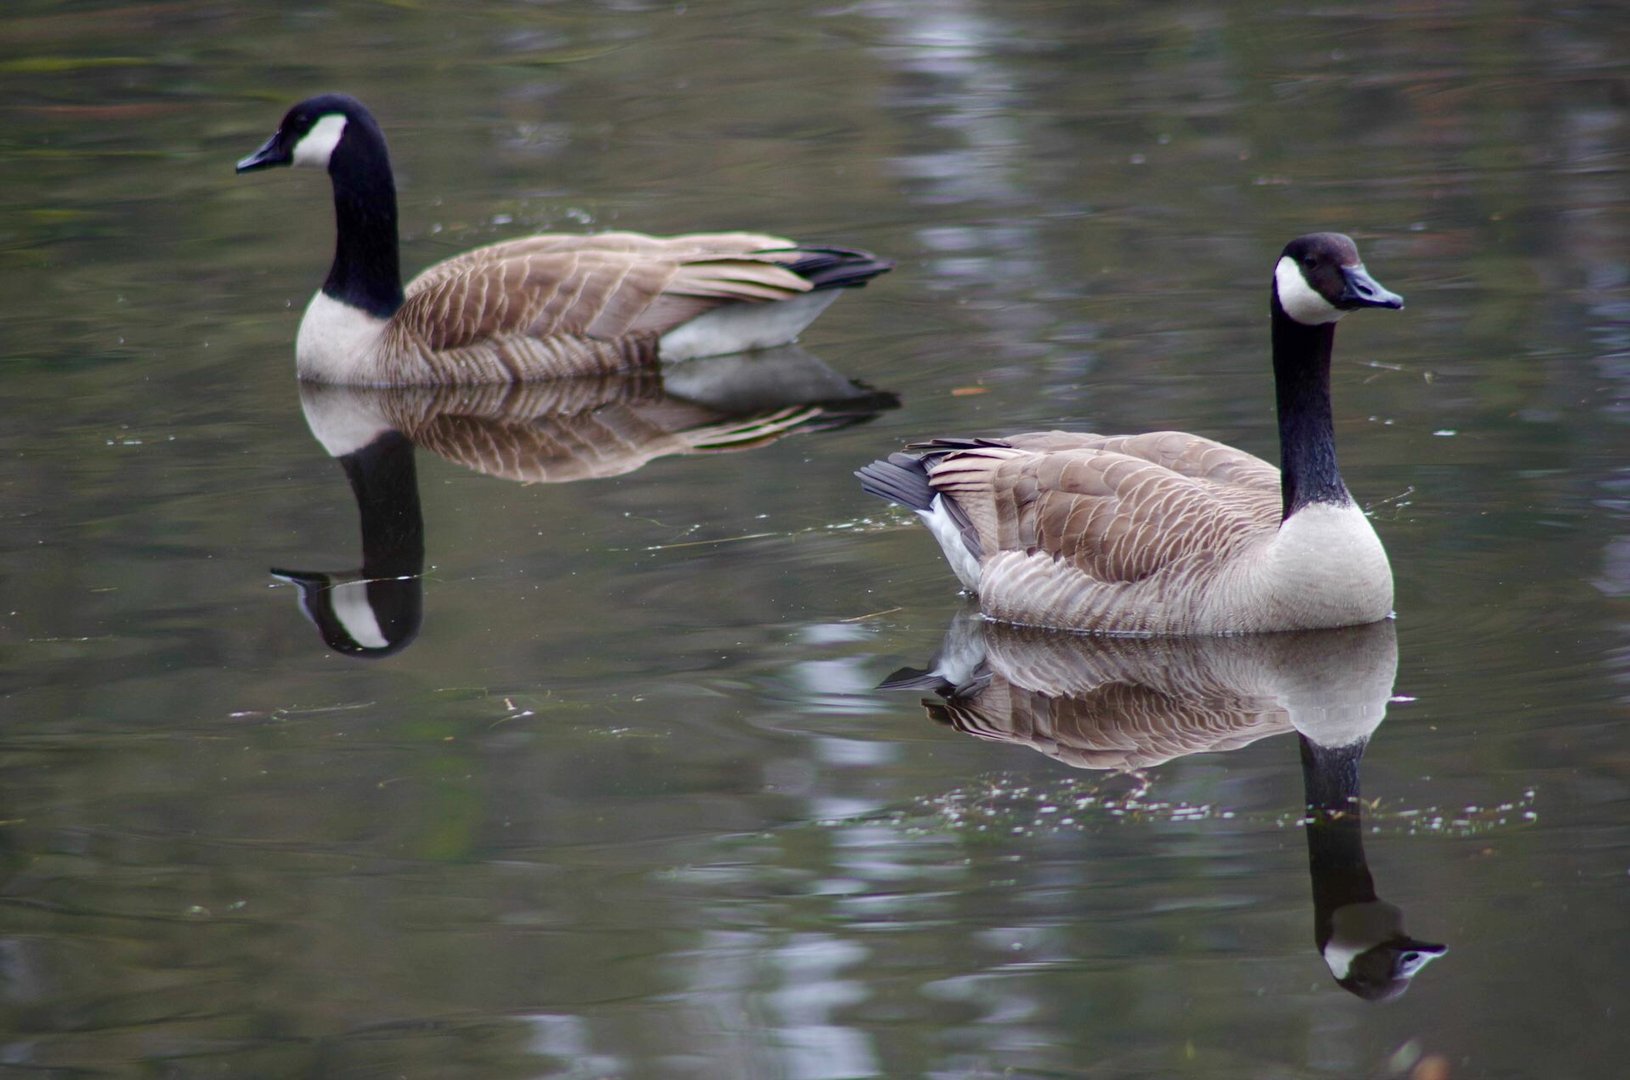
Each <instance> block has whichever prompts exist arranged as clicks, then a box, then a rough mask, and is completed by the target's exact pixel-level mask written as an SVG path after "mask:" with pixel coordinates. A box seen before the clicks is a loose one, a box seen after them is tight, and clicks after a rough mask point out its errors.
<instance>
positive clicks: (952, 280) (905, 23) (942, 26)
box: [867, 0, 1092, 364]
mask: <svg viewBox="0 0 1630 1080" xmlns="http://www.w3.org/2000/svg"><path fill="white" fill-rule="evenodd" d="M867 10H868V11H869V12H870V13H871V14H872V15H874V16H875V17H877V18H879V19H880V20H882V21H885V22H887V23H889V24H890V26H891V30H890V32H889V35H888V40H887V44H884V45H880V46H878V47H877V51H878V52H879V54H880V55H882V56H883V57H884V58H885V59H886V60H888V61H889V62H890V63H892V64H894V65H895V66H897V67H898V68H899V69H900V70H901V71H902V72H903V73H905V74H906V75H907V76H908V77H910V80H911V81H913V82H917V83H926V84H927V86H926V87H924V88H921V89H916V90H914V91H913V92H910V93H908V94H907V96H906V97H905V99H904V100H903V101H900V102H898V103H897V104H898V105H899V107H900V108H901V111H902V113H903V114H905V115H906V116H916V117H926V120H925V121H923V122H924V123H926V125H927V126H928V127H929V128H931V129H934V130H937V131H943V132H945V133H947V138H946V140H945V141H944V142H943V143H942V144H941V145H938V146H935V147H933V148H931V149H929V148H925V149H921V150H918V151H916V152H913V153H910V154H905V155H902V156H900V157H898V158H896V159H895V160H894V163H893V164H894V167H895V169H896V170H897V171H898V172H899V173H900V174H901V175H902V176H904V177H905V178H906V179H907V180H908V181H909V182H910V192H911V198H912V199H913V200H914V201H917V202H921V203H924V204H927V205H938V206H953V205H956V206H963V207H967V208H969V209H968V210H964V211H962V212H961V213H958V212H957V211H950V212H946V211H939V212H938V213H939V215H940V219H941V220H940V221H939V222H937V223H936V224H934V225H924V226H922V227H921V228H919V229H918V230H917V237H918V239H919V241H920V242H921V243H922V245H923V247H924V249H925V250H926V252H927V255H926V258H924V259H923V262H924V265H925V266H926V267H927V268H928V269H929V270H931V271H932V275H931V276H930V277H929V278H928V279H927V285H928V286H929V287H930V288H938V289H944V290H963V289H967V288H969V287H970V286H974V285H977V286H978V288H979V289H980V291H981V293H982V294H983V295H984V299H985V301H986V303H985V304H984V305H983V306H982V307H981V310H980V312H979V315H980V318H982V319H984V320H986V321H988V322H991V323H992V324H994V325H993V327H992V328H993V330H994V331H997V333H996V334H995V335H994V338H993V344H995V345H997V346H998V347H999V348H1000V349H1001V351H1002V353H1003V355H1004V356H1005V357H1008V358H1011V359H1012V360H1014V361H1016V362H1019V363H1021V364H1022V363H1024V362H1027V361H1034V360H1035V359H1036V357H1037V356H1038V355H1040V354H1042V353H1044V352H1045V351H1046V349H1045V347H1044V345H1042V344H1041V339H1043V338H1045V337H1046V336H1048V329H1049V327H1050V326H1051V325H1052V324H1053V323H1054V322H1055V321H1056V313H1054V312H1052V311H1051V310H1049V308H1048V307H1046V306H1045V305H1040V304H1037V303H1035V302H1034V301H1033V300H1032V299H1031V296H1032V294H1033V293H1034V291H1035V289H1036V288H1037V283H1045V282H1049V281H1053V280H1055V275H1053V274H1050V273H1049V272H1048V269H1047V266H1046V264H1045V262H1044V261H1043V260H1042V258H1041V257H1040V255H1039V254H1038V253H1039V252H1040V251H1041V250H1042V245H1041V243H1040V236H1039V233H1038V229H1037V226H1036V224H1035V222H1036V220H1037V218H1038V217H1039V216H1041V215H1042V213H1044V212H1045V206H1044V205H1043V200H1042V199H1041V198H1039V197H1038V195H1037V194H1036V192H1034V191H1031V190H1028V189H1027V187H1026V186H1025V185H1024V184H1023V183H1022V182H1021V179H1022V177H1023V174H1024V169H1023V168H1022V167H1021V166H1022V164H1023V158H1024V155H1025V154H1026V152H1027V142H1026V139H1025V133H1024V131H1023V130H1022V129H1021V127H1020V126H1019V124H1018V121H1017V120H1016V118H1017V117H1021V116H1024V115H1026V110H1025V109H1024V108H1023V101H1022V99H1021V95H1020V94H1019V93H1018V91H1016V90H1015V88H1014V87H1015V79H1014V77H1013V74H1012V73H1011V72H1009V71H1008V70H1007V69H1006V67H1005V66H1004V65H1003V63H1002V62H1001V61H1000V60H999V59H998V58H997V57H996V56H994V55H992V53H991V50H990V43H991V42H997V41H1002V40H1006V39H1007V38H1009V37H1011V35H1010V34H1009V33H1008V32H1007V30H1006V28H1005V27H1004V26H1003V25H1002V24H1001V23H999V22H998V21H996V20H995V19H993V18H992V17H991V16H990V15H989V14H988V13H985V12H978V11H975V10H972V8H971V6H970V5H964V4H955V3H938V2H933V0H878V2H875V3H873V4H871V5H870V6H869V7H868V9H867ZM918 137H919V138H925V137H927V136H924V135H923V134H921V133H919V136H918ZM982 207H983V208H989V209H981V208H982ZM996 208H1009V209H1011V212H1012V216H1011V217H1009V218H1005V219H1001V218H998V219H996V220H990V219H989V217H988V215H989V213H990V211H991V210H992V209H996ZM970 212H971V213H974V214H977V215H978V216H979V218H980V220H978V221H977V222H971V221H970V222H963V223H957V222H956V220H955V219H956V218H957V217H958V216H962V217H966V216H967V214H968V213H970ZM1076 336H1084V337H1088V338H1090V337H1091V336H1092V335H1091V333H1090V332H1086V333H1081V332H1079V331H1078V332H1077V335H1076Z"/></svg>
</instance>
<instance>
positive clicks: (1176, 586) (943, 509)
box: [855, 233, 1404, 635]
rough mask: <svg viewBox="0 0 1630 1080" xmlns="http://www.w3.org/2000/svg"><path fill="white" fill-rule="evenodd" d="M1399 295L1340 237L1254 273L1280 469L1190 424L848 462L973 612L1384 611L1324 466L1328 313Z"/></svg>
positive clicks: (1154, 626)
mask: <svg viewBox="0 0 1630 1080" xmlns="http://www.w3.org/2000/svg"><path fill="white" fill-rule="evenodd" d="M1403 306H1404V302H1403V298H1402V297H1400V296H1398V295H1397V294H1396V293H1392V292H1389V291H1387V290H1386V289H1384V288H1382V287H1381V285H1380V284H1378V283H1377V282H1376V281H1375V279H1374V278H1372V277H1371V276H1370V275H1369V273H1368V272H1366V271H1365V269H1364V264H1363V263H1362V262H1361V261H1360V260H1359V257H1358V248H1357V247H1356V246H1355V245H1354V244H1353V242H1352V240H1350V239H1348V238H1347V237H1345V236H1342V235H1340V234H1337V233H1313V234H1311V235H1308V236H1302V237H1298V238H1297V239H1295V240H1292V241H1291V242H1290V243H1289V244H1287V245H1286V246H1285V249H1284V251H1283V252H1282V253H1281V254H1280V256H1279V261H1278V263H1277V264H1276V265H1275V267H1274V274H1273V283H1272V286H1271V304H1270V307H1271V312H1272V326H1273V371H1274V383H1275V388H1276V392H1277V397H1278V407H1279V455H1280V465H1281V469H1275V468H1274V467H1273V466H1272V465H1270V464H1268V463H1267V462H1266V461H1263V460H1262V459H1260V458H1257V457H1254V456H1253V455H1251V454H1247V453H1245V452H1244V451H1243V450H1235V449H1233V448H1232V447H1229V446H1224V445H1223V444H1221V443H1218V442H1213V441H1212V440H1210V439H1206V438H1203V437H1201V436H1199V435H1189V434H1186V433H1183V432H1176V431H1160V432H1154V433H1151V434H1144V435H1113V436H1106V435H1087V434H1077V433H1071V432H1064V431H1047V432H1035V433H1031V434H1025V435H1014V436H1010V437H1008V438H1003V439H934V440H932V441H929V442H925V443H917V444H914V445H912V446H909V447H907V450H908V451H909V452H908V453H897V454H892V455H890V456H889V458H888V459H887V460H886V461H877V462H873V463H872V464H871V465H868V466H866V467H865V468H863V469H861V470H859V471H858V472H857V473H856V474H855V475H857V476H858V477H860V481H861V487H862V488H863V489H864V490H865V491H867V492H869V493H870V494H873V495H877V496H879V497H881V498H884V499H888V500H891V501H893V502H897V503H901V504H903V505H905V506H907V507H910V508H911V509H913V510H915V511H917V513H918V514H919V515H921V516H922V518H923V519H924V520H925V521H926V522H927V524H928V527H929V530H930V531H931V532H932V533H933V535H934V537H935V539H937V540H938V541H939V543H940V546H941V548H942V549H943V550H944V552H945V556H946V558H947V560H948V561H949V562H950V564H951V568H952V569H953V570H954V571H955V573H956V575H957V577H958V578H959V579H960V580H961V582H962V584H963V585H964V586H966V587H967V589H968V590H969V591H970V592H972V593H974V594H975V595H977V596H978V597H979V605H980V609H981V610H982V611H983V612H984V614H985V615H987V616H989V617H990V618H994V619H999V620H1001V621H1004V622H1012V623H1019V624H1025V625H1032V626H1046V627H1055V628H1063V629H1071V630H1083V631H1090V632H1097V633H1110V634H1134V635H1159V634H1223V633H1246V632H1253V631H1268V630H1309V629H1317V628H1320V627H1333V626H1351V625H1358V624H1362V623H1369V622H1375V621H1377V620H1380V619H1384V618H1386V617H1387V616H1388V615H1389V614H1390V613H1391V611H1392V570H1391V567H1390V566H1389V565H1388V563H1387V555H1386V551H1385V550H1384V549H1383V548H1382V546H1381V541H1380V540H1379V539H1378V538H1377V537H1376V535H1375V530H1374V529H1372V528H1371V527H1370V522H1369V519H1368V518H1366V517H1365V516H1364V512H1363V511H1362V510H1360V509H1359V507H1358V506H1357V504H1355V503H1354V502H1353V498H1352V496H1351V495H1350V494H1349V493H1348V491H1347V487H1346V485H1345V484H1344V483H1342V479H1341V473H1340V471H1339V470H1338V469H1337V467H1336V448H1335V438H1334V433H1333V430H1332V425H1331V415H1330V355H1331V349H1332V347H1333V345H1334V342H1335V333H1336V321H1337V320H1338V319H1340V318H1341V317H1342V316H1343V315H1345V314H1347V313H1348V312H1349V311H1353V310H1356V309H1358V308H1361V307H1381V308H1401V307H1403Z"/></svg>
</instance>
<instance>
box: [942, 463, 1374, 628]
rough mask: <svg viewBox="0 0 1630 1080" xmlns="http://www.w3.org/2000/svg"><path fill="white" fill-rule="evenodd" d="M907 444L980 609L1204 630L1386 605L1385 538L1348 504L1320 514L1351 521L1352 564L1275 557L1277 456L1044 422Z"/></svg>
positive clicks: (1053, 620) (1012, 615)
mask: <svg viewBox="0 0 1630 1080" xmlns="http://www.w3.org/2000/svg"><path fill="white" fill-rule="evenodd" d="M911 449H912V450H914V451H916V452H918V453H921V454H923V455H924V456H925V458H926V460H927V461H928V474H929V481H930V483H931V485H932V486H933V488H934V489H935V490H936V491H938V492H940V493H941V494H943V495H945V496H947V497H949V498H952V499H954V500H955V501H956V503H957V504H958V506H959V507H960V508H961V510H962V512H963V513H964V514H966V516H967V517H968V519H969V520H970V521H971V522H972V524H973V526H974V528H975V530H976V531H977V534H978V537H979V541H980V547H981V549H982V552H983V558H982V560H981V566H980V578H979V587H978V594H979V600H980V607H981V609H982V610H983V611H984V612H985V614H986V615H988V616H990V617H992V618H995V619H1000V620H1003V621H1006V622H1012V623H1017V624H1021V625H1030V626H1047V627H1061V628H1066V629H1074V630H1087V631H1092V632H1097V633H1109V634H1130V635H1153V634H1192V633H1200V634H1213V633H1244V632H1252V631H1258V630H1283V629H1296V628H1300V629H1306V628H1313V627H1319V626H1343V625H1352V624H1355V623H1362V622H1371V621H1374V620H1376V619H1380V618H1385V617H1386V615H1387V614H1388V613H1389V612H1390V610H1391V576H1390V571H1388V570H1387V569H1386V562H1385V554H1384V552H1382V550H1381V548H1380V543H1379V541H1378V540H1376V539H1375V536H1374V532H1373V530H1371V529H1370V527H1369V524H1368V522H1367V521H1366V520H1365V519H1364V518H1363V515H1362V513H1361V512H1358V511H1357V509H1356V507H1351V508H1350V509H1351V511H1352V513H1351V515H1349V516H1347V517H1344V518H1343V519H1342V520H1341V521H1340V522H1337V523H1335V528H1339V529H1340V530H1346V531H1347V532H1351V533H1352V534H1353V535H1352V537H1351V538H1350V540H1351V544H1350V546H1351V548H1352V553H1353V558H1354V560H1355V561H1354V566H1353V576H1352V580H1350V581H1349V580H1346V579H1345V578H1344V577H1343V574H1344V571H1343V570H1342V569H1341V568H1340V567H1338V568H1337V569H1336V571H1335V572H1334V573H1333V574H1332V573H1331V572H1330V570H1329V568H1323V569H1319V570H1317V572H1315V569H1316V568H1313V567H1311V566H1309V565H1307V562H1308V558H1309V556H1308V555H1307V554H1306V553H1302V552H1298V553H1296V558H1295V559H1294V560H1290V559H1278V560H1277V561H1276V558H1275V557H1276V556H1277V555H1278V554H1279V553H1280V551H1281V548H1283V547H1284V546H1283V545H1279V546H1276V541H1278V540H1279V538H1280V515H1281V495H1280V487H1279V470H1278V469H1276V468H1274V467H1273V466H1272V465H1270V464H1268V463H1267V462H1265V461H1263V460H1261V459H1260V458H1257V457H1254V456H1252V455H1250V454H1247V453H1245V452H1243V451H1240V450H1236V449H1234V448H1232V447H1229V446H1225V445H1223V444H1221V443H1218V442H1214V441H1212V440H1210V439H1205V438H1201V437H1200V436H1196V435H1189V434H1186V433H1183V432H1152V433H1148V434H1143V435H1132V436H1102V435H1090V434H1077V433H1070V432H1058V431H1054V432H1036V433H1030V434H1024V435H1017V436H1012V437H1008V438H1003V439H996V440H954V439H941V440H934V441H932V442H927V443H921V444H917V445H916V446H914V447H912V448H911ZM1317 516H1318V515H1317V514H1310V515H1309V520H1310V521H1311V520H1314V519H1315V518H1317ZM1332 554H1333V555H1335V554H1339V551H1333V552H1332ZM1377 559H1378V560H1379V566H1380V570H1379V576H1380V578H1382V579H1384V580H1378V579H1377V571H1376V560H1377Z"/></svg>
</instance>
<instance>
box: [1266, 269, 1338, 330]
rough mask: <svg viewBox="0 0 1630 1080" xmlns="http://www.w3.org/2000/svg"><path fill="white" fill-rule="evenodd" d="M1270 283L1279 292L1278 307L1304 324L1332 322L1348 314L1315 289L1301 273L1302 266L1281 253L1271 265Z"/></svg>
mask: <svg viewBox="0 0 1630 1080" xmlns="http://www.w3.org/2000/svg"><path fill="white" fill-rule="evenodd" d="M1273 283H1274V289H1275V290H1276V291H1277V292H1278V293H1279V306H1280V307H1282V308H1284V309H1285V314H1286V315H1289V316H1290V317H1291V318H1293V319H1295V320H1296V321H1297V322H1299V323H1301V324H1303V325H1304V326H1320V325H1323V324H1324V323H1333V322H1335V321H1336V320H1337V319H1339V318H1341V317H1342V316H1343V315H1345V314H1347V313H1346V312H1345V311H1343V310H1341V309H1340V308H1338V307H1336V306H1335V305H1334V304H1332V303H1331V302H1330V301H1328V300H1326V299H1325V298H1324V297H1322V296H1320V295H1319V294H1318V293H1317V292H1315V291H1314V289H1313V286H1311V285H1309V284H1308V283H1307V279H1306V278H1304V277H1303V276H1302V269H1301V267H1299V266H1297V265H1296V260H1295V259H1292V258H1291V257H1290V256H1289V255H1285V256H1282V257H1281V258H1280V260H1279V265H1278V266H1276V267H1274V270H1273Z"/></svg>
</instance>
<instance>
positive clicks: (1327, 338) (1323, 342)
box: [1273, 294, 1352, 518]
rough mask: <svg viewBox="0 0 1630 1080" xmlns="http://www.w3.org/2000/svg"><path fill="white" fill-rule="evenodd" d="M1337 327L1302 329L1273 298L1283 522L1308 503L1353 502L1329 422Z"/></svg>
mask: <svg viewBox="0 0 1630 1080" xmlns="http://www.w3.org/2000/svg"><path fill="white" fill-rule="evenodd" d="M1335 341H1336V324H1335V323H1324V324H1323V325H1320V326H1304V325H1303V324H1302V323H1299V322H1297V321H1296V320H1295V319H1292V318H1291V317H1290V316H1289V315H1287V314H1285V309H1284V308H1283V307H1281V306H1280V304H1279V297H1278V295H1277V294H1276V295H1275V296H1274V298H1273V379H1274V389H1275V391H1276V394H1277V397H1278V403H1279V477H1280V490H1281V495H1282V498H1283V501H1284V511H1283V518H1288V517H1290V516H1291V515H1292V514H1294V513H1295V512H1296V511H1298V510H1300V509H1301V508H1302V507H1304V506H1306V505H1307V504H1308V503H1335V504H1337V505H1341V504H1344V503H1347V502H1351V501H1352V496H1350V495H1349V494H1347V485H1346V484H1344V483H1342V481H1341V470H1340V469H1338V468H1337V467H1336V434H1335V426H1334V424H1333V422H1332V420H1331V418H1330V354H1331V351H1332V350H1333V349H1334V347H1335Z"/></svg>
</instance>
